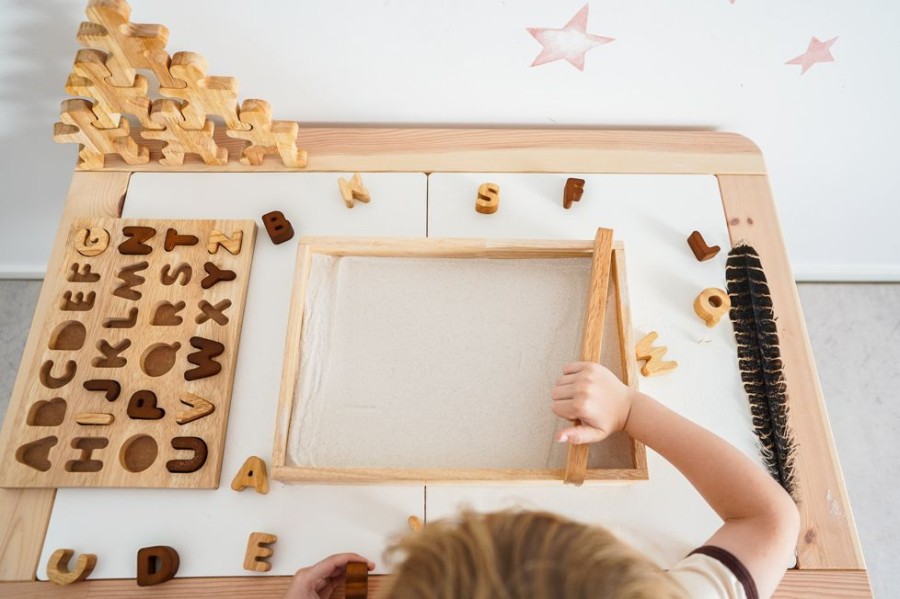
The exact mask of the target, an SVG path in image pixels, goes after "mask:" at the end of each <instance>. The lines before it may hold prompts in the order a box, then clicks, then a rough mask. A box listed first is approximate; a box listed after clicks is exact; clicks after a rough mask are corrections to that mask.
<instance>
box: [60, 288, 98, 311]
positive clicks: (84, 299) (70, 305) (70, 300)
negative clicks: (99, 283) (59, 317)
mask: <svg viewBox="0 0 900 599" xmlns="http://www.w3.org/2000/svg"><path fill="white" fill-rule="evenodd" d="M95 299H97V292H95V291H89V292H87V293H84V292H83V291H78V292H77V293H74V294H73V293H72V292H71V291H66V292H65V293H63V296H62V301H60V303H59V309H60V310H63V311H81V312H87V311H88V310H90V309H91V308H93V307H94V300H95Z"/></svg>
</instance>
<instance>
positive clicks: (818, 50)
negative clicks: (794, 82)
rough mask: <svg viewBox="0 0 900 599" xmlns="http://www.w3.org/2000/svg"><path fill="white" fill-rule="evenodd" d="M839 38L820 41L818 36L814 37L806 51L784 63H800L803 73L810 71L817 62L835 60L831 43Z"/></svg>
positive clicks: (801, 72)
mask: <svg viewBox="0 0 900 599" xmlns="http://www.w3.org/2000/svg"><path fill="white" fill-rule="evenodd" d="M836 40H837V37H833V38H831V39H830V40H828V41H827V42H820V41H819V39H818V38H815V37H814V38H812V40H811V41H810V42H809V47H808V48H806V52H804V53H803V54H801V55H800V56H798V57H797V58H792V59H790V60H789V61H787V62H786V63H784V64H799V65H801V66H802V67H803V68H802V69H801V70H800V74H801V75H802V74H803V73H805V72H806V71H808V70H809V69H810V68H811V67H812V66H813V65H814V64H816V63H817V62H834V56H832V55H831V50H830V49H831V44H833V43H834V42H835V41H836Z"/></svg>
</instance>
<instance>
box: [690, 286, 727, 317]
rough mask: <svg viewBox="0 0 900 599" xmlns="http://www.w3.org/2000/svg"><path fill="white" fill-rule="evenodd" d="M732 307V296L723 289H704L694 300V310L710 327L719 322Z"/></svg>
mask: <svg viewBox="0 0 900 599" xmlns="http://www.w3.org/2000/svg"><path fill="white" fill-rule="evenodd" d="M730 309H731V298H730V297H728V294H727V293H725V291H724V290H723V289H717V288H716V287H710V288H708V289H704V290H703V291H701V292H700V295H698V296H697V299H695V300H694V312H696V313H697V316H699V317H700V318H702V319H703V321H704V322H705V323H706V326H708V327H714V326H716V325H717V324H719V320H720V319H721V318H722V317H723V316H724V315H725V314H727V313H728V311H729V310H730Z"/></svg>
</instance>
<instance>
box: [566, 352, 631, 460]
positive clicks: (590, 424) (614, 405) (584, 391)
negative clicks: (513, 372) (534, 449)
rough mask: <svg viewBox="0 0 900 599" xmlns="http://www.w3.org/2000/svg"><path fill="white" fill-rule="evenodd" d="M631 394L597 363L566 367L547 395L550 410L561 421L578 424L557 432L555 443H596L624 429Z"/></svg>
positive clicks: (581, 363) (629, 390) (629, 407)
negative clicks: (571, 421)
mask: <svg viewBox="0 0 900 599" xmlns="http://www.w3.org/2000/svg"><path fill="white" fill-rule="evenodd" d="M633 395H634V392H633V391H632V390H631V389H629V388H628V387H627V386H625V384H623V383H622V381H620V380H619V379H617V378H616V375H614V374H613V373H612V372H610V371H609V370H608V369H606V368H604V367H603V366H600V365H599V364H595V363H593V362H574V363H572V364H567V365H566V366H565V367H564V368H563V375H562V376H561V377H559V379H557V381H556V386H555V387H553V391H551V393H550V397H551V398H552V399H553V404H552V405H551V406H550V409H551V410H553V413H554V414H556V415H557V416H559V417H561V418H565V419H567V420H575V419H578V420H581V425H580V426H570V427H569V428H566V429H563V430H561V431H560V432H559V433H558V434H557V436H556V440H557V441H558V442H560V443H565V442H566V441H568V442H569V443H572V444H576V445H580V444H582V443H596V442H597V441H602V440H603V439H605V438H606V437H608V436H609V435H611V434H613V433H615V432H616V431H621V430H624V428H625V424H626V423H627V422H628V414H629V413H630V412H631V401H632V397H633Z"/></svg>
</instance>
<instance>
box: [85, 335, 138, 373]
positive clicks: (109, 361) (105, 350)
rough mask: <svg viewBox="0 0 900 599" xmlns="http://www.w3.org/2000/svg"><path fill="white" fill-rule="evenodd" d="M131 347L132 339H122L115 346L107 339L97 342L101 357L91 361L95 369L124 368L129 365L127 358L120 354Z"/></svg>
mask: <svg viewBox="0 0 900 599" xmlns="http://www.w3.org/2000/svg"><path fill="white" fill-rule="evenodd" d="M129 347H131V340H130V339H122V340H121V341H119V342H118V343H117V344H115V345H111V344H110V343H109V341H107V340H106V339H101V340H100V341H98V342H97V350H98V351H99V352H100V354H101V355H99V356H97V357H95V358H94V359H93V360H91V366H93V367H94V368H122V367H123V366H125V364H127V363H128V359H127V358H123V357H122V356H121V355H120V354H121V353H122V352H123V351H125V350H126V349H128V348H129Z"/></svg>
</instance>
